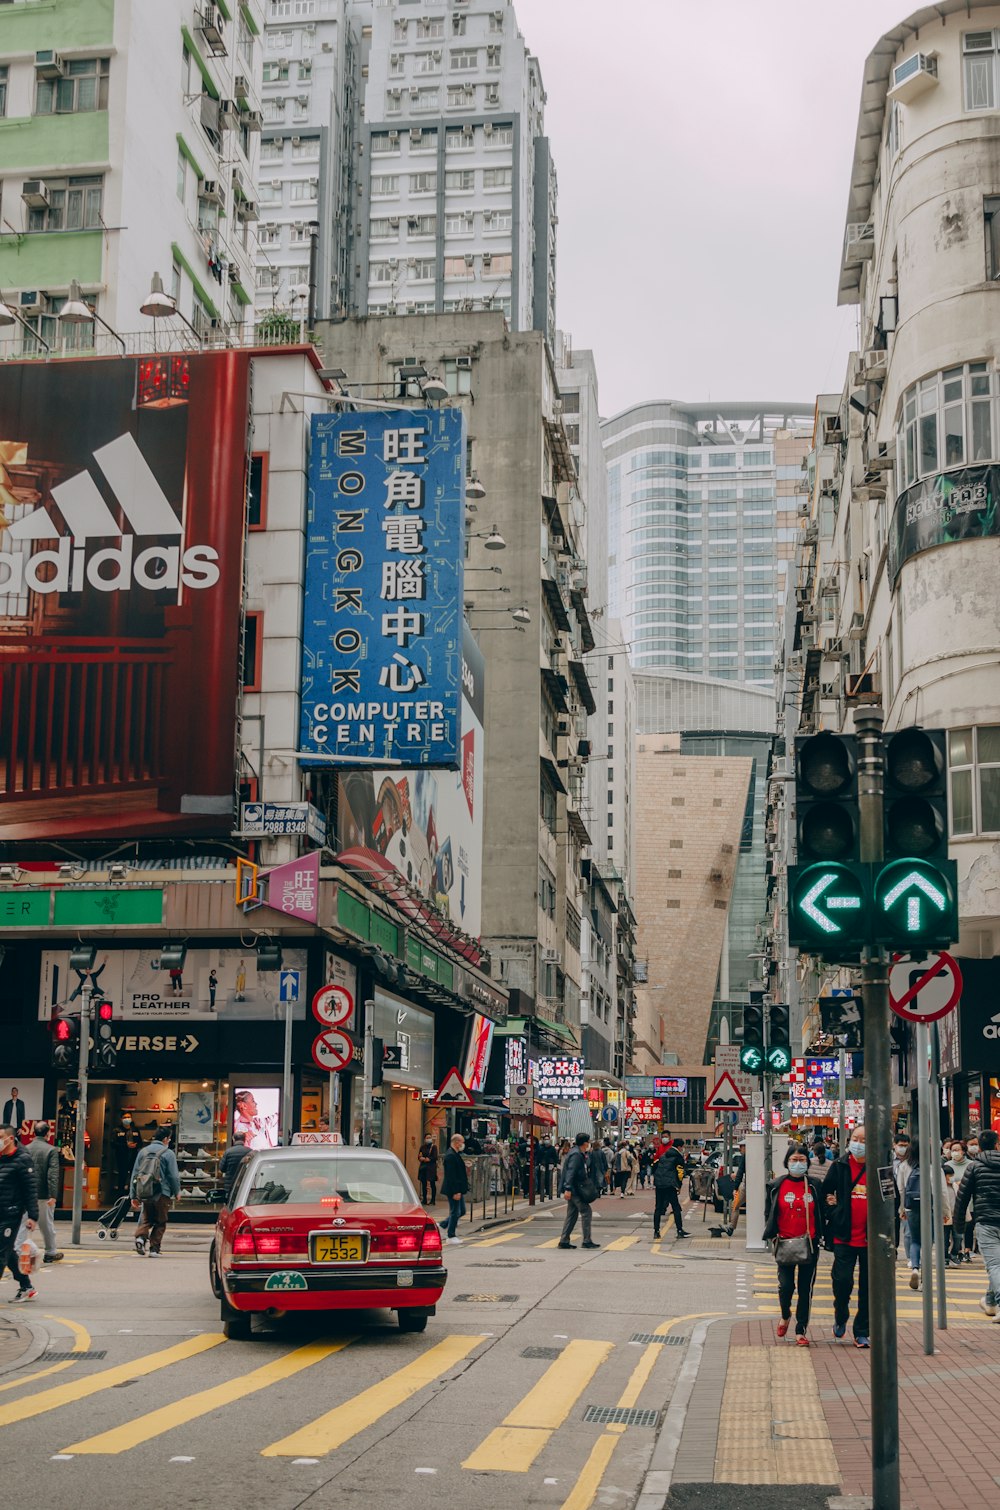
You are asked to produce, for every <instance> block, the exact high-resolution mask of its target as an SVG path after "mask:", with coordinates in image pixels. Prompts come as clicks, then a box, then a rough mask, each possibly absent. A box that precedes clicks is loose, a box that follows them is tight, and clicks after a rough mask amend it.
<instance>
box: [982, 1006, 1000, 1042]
mask: <svg viewBox="0 0 1000 1510" xmlns="http://www.w3.org/2000/svg"><path fill="white" fill-rule="evenodd" d="M983 1037H984V1038H1000V1012H996V1013H994V1015H993V1016H992V1017H991V1018H990V1020H989V1022H988V1023H987V1024H986V1026H985V1027H984V1028H983Z"/></svg>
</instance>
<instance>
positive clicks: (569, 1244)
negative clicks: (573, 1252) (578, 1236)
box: [556, 1243, 587, 1248]
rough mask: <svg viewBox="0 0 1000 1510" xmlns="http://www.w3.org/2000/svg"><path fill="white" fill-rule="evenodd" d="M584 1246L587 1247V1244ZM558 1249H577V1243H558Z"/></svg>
mask: <svg viewBox="0 0 1000 1510" xmlns="http://www.w3.org/2000/svg"><path fill="white" fill-rule="evenodd" d="M583 1246H584V1247H586V1246H587V1244H586V1243H584V1245H583ZM556 1247H557V1248H575V1247H576V1243H557V1244H556Z"/></svg>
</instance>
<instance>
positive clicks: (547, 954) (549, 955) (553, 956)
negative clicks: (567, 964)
mask: <svg viewBox="0 0 1000 1510" xmlns="http://www.w3.org/2000/svg"><path fill="white" fill-rule="evenodd" d="M542 958H543V960H544V961H545V963H546V964H547V965H561V964H562V961H563V957H562V954H561V953H560V951H559V950H558V949H543V950H542Z"/></svg>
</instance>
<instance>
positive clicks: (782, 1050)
mask: <svg viewBox="0 0 1000 1510" xmlns="http://www.w3.org/2000/svg"><path fill="white" fill-rule="evenodd" d="M767 1067H768V1069H769V1070H771V1072H772V1073H773V1074H775V1075H787V1074H788V1072H789V1070H790V1069H791V1067H792V1040H791V1038H790V1036H789V1022H788V1008H787V1007H786V1006H782V1005H781V1004H780V1003H775V1004H773V1005H772V1006H771V1007H770V1009H769V1011H768V1014H767Z"/></svg>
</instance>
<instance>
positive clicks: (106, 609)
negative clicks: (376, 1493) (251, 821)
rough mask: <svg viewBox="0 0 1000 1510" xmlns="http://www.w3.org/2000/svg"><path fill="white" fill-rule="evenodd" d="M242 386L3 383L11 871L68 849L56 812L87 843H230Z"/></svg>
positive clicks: (62, 365)
mask: <svg viewBox="0 0 1000 1510" xmlns="http://www.w3.org/2000/svg"><path fill="white" fill-rule="evenodd" d="M249 374H250V354H249V353H248V352H245V351H215V352H197V353H185V354H183V355H178V354H173V355H164V356H149V357H143V358H141V359H135V358H128V357H124V358H121V359H118V358H113V359H111V358H102V359H101V360H100V361H74V362H7V363H4V364H3V365H2V367H0V748H2V749H3V750H4V751H5V756H6V758H5V764H4V771H3V777H2V781H0V812H2V817H0V846H3V847H4V848H3V852H4V853H11V854H12V855H13V856H14V857H15V858H16V850H15V847H14V842H15V841H17V840H23V839H25V838H30V839H31V840H38V839H46V838H61V837H64V836H65V814H66V811H67V804H68V803H71V804H72V812H73V822H74V827H73V837H74V839H77V840H81V841H83V840H88V839H104V838H110V837H113V838H128V837H142V836H149V835H153V834H155V836H156V837H157V838H165V839H169V838H174V837H181V836H197V835H219V836H221V835H228V834H230V833H231V832H232V828H233V817H234V807H235V794H234V782H233V747H234V743H235V738H236V728H235V719H236V710H237V706H238V689H239V671H240V607H241V599H242V590H243V520H244V514H245V495H246V475H247V465H248V454H247V450H248V448H247V436H248V414H249V394H250V386H249ZM55 416H58V423H55V422H54V418H55ZM53 706H55V707H56V708H57V709H60V710H65V711H63V712H60V713H59V715H58V716H56V717H52V716H49V717H45V716H44V712H43V710H44V709H45V708H46V707H48V708H49V709H50V710H51V709H52V707H53ZM193 720H197V737H192V721H193Z"/></svg>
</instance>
